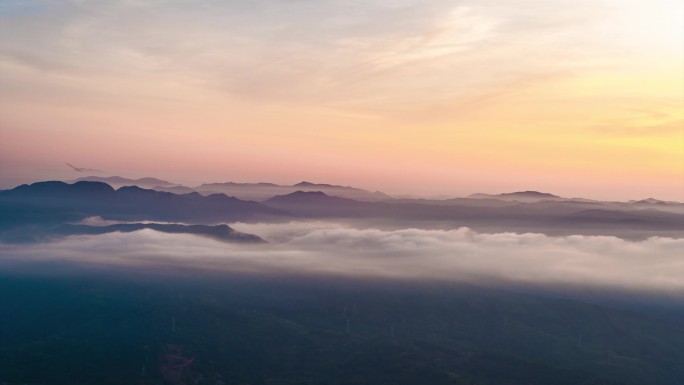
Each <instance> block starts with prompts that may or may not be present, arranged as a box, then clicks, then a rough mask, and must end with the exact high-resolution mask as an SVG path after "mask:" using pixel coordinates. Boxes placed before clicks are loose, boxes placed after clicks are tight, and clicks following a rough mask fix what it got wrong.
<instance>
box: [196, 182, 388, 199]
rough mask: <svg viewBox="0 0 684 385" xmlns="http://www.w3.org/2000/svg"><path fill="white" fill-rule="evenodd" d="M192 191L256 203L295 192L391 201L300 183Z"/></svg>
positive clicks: (220, 185)
mask: <svg viewBox="0 0 684 385" xmlns="http://www.w3.org/2000/svg"><path fill="white" fill-rule="evenodd" d="M194 190H195V191H198V192H200V193H202V194H207V193H215V192H221V193H224V194H228V195H231V196H235V197H238V198H240V199H247V200H256V201H264V200H267V199H269V198H272V197H274V196H277V195H287V194H290V193H293V192H296V191H320V192H324V193H326V194H328V195H331V196H336V197H341V198H348V199H355V200H360V201H368V202H377V201H382V200H388V199H392V197H390V196H389V195H387V194H385V193H382V192H379V191H376V192H371V191H367V190H363V189H360V188H356V187H348V186H336V185H331V184H317V183H311V182H300V183H297V184H295V185H292V186H285V185H278V184H273V183H235V182H226V183H205V184H202V185H200V186H197V187H195V188H194Z"/></svg>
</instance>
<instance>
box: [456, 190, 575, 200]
mask: <svg viewBox="0 0 684 385" xmlns="http://www.w3.org/2000/svg"><path fill="white" fill-rule="evenodd" d="M468 198H471V199H500V200H515V201H520V202H535V201H540V200H559V199H564V198H561V197H559V196H558V195H553V194H549V193H543V192H539V191H518V192H512V193H503V194H483V193H477V194H472V195H469V196H468Z"/></svg>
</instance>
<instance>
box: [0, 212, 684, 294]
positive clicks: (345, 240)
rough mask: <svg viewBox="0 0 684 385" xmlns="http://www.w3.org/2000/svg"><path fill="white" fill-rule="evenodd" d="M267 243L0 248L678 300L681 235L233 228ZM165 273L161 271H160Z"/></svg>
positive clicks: (164, 237)
mask: <svg viewBox="0 0 684 385" xmlns="http://www.w3.org/2000/svg"><path fill="white" fill-rule="evenodd" d="M234 227H235V228H236V229H237V230H240V231H244V232H249V233H253V234H257V235H259V236H261V237H263V238H265V239H266V240H268V241H269V242H270V243H269V244H268V245H238V244H226V243H221V242H217V241H213V240H211V239H205V238H201V237H197V236H192V235H182V234H162V233H158V232H155V231H152V230H142V231H138V232H134V233H129V234H120V233H112V234H105V235H98V236H74V237H69V238H66V239H62V240H60V241H56V242H52V243H47V244H34V245H6V244H0V255H2V256H3V258H2V260H0V263H3V264H4V263H6V262H7V261H10V260H23V261H27V260H34V261H44V260H50V261H55V260H68V261H77V262H88V263H95V264H105V265H110V264H111V265H117V266H120V265H123V266H128V267H133V268H150V269H158V268H164V269H166V268H171V269H175V268H197V269H211V270H213V271H227V272H238V273H239V272H245V273H256V274H278V275H284V274H285V275H286V274H296V275H305V276H306V275H332V276H342V277H363V278H385V279H400V280H417V281H425V280H427V281H440V282H469V283H482V284H497V285H498V284H502V285H506V284H515V285H532V286H547V287H559V288H562V287H594V288H602V289H608V290H618V291H619V290H626V291H643V292H654V293H663V294H668V295H674V296H682V297H683V298H684V258H682V257H681V252H682V250H684V239H671V238H660V237H653V238H650V239H648V240H645V241H642V242H630V241H625V240H622V239H619V238H615V237H596V236H578V235H575V236H568V237H549V236H545V235H541V234H513V233H500V234H480V233H476V232H474V231H472V230H470V229H468V228H460V229H456V230H449V231H440V230H418V229H404V230H396V231H383V230H377V229H354V228H348V227H343V226H340V225H336V224H332V223H290V224H256V225H252V224H249V225H248V224H238V225H235V226H234ZM165 271H166V270H165Z"/></svg>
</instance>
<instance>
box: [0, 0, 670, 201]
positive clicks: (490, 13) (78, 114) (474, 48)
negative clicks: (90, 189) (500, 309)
mask: <svg viewBox="0 0 684 385" xmlns="http://www.w3.org/2000/svg"><path fill="white" fill-rule="evenodd" d="M67 162H68V163H71V164H73V165H76V166H78V167H85V168H91V169H96V170H100V171H99V172H98V173H99V174H100V175H122V176H127V177H142V176H155V177H160V178H163V179H168V180H171V181H175V182H178V183H184V184H187V185H197V184H200V183H202V182H222V181H236V182H257V181H270V182H276V183H287V184H292V183H297V182H299V181H301V180H309V181H313V182H321V183H335V184H344V185H355V186H359V187H364V188H368V189H371V190H382V191H385V192H388V193H394V194H417V195H435V196H462V195H466V194H470V193H475V192H486V193H498V192H508V191H518V190H540V191H546V192H551V193H555V194H558V195H562V196H582V197H587V198H596V199H616V200H627V199H641V198H646V197H655V198H659V199H668V200H678V201H684V3H682V2H681V1H680V0H656V1H653V0H591V1H589V0H555V1H552V2H551V1H541V0H537V1H530V0H515V1H509V0H507V1H503V0H478V1H474V0H463V1H442V0H421V1H417V0H416V1H414V0H391V1H390V0H364V1H360V0H346V1H343V0H317V1H313V0H293V1H280V0H254V1H231V0H226V1H218V0H148V1H143V0H122V1H114V0H113V1H106V2H105V1H86V0H60V1H34V0H23V1H18V0H0V188H8V187H12V186H13V185H17V184H19V183H24V182H28V181H35V180H46V179H73V178H76V177H79V176H84V175H83V174H79V173H77V172H75V171H73V170H72V169H70V168H69V167H68V166H66V163H67Z"/></svg>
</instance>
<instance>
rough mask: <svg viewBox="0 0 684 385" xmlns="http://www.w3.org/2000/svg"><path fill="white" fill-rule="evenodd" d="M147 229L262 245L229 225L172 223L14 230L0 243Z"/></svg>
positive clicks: (3, 233)
mask: <svg viewBox="0 0 684 385" xmlns="http://www.w3.org/2000/svg"><path fill="white" fill-rule="evenodd" d="M143 229H150V230H154V231H158V232H162V233H171V234H192V235H199V236H203V237H208V238H212V239H216V240H219V241H222V242H238V243H264V242H265V241H264V240H263V239H261V238H260V237H258V236H256V235H252V234H247V233H241V232H239V231H235V230H234V229H233V228H231V227H230V226H228V225H214V226H212V225H183V224H175V223H117V224H113V225H107V226H89V225H82V224H59V225H54V226H46V225H42V226H40V225H39V226H35V225H34V226H31V227H28V228H27V227H18V228H17V227H14V228H9V229H6V230H5V231H0V241H2V242H10V243H27V242H37V241H44V240H51V239H54V238H60V237H65V236H69V235H98V234H107V233H114V232H119V233H130V232H134V231H139V230H143Z"/></svg>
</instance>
